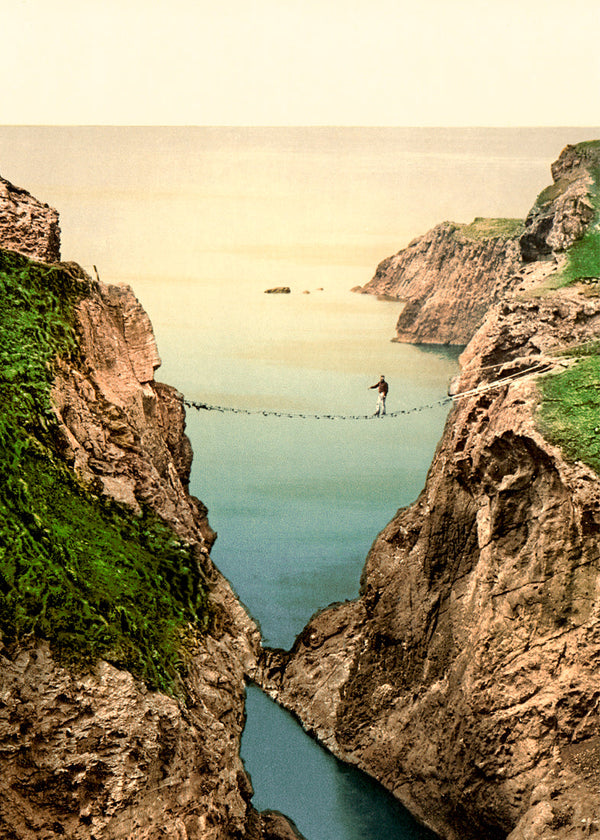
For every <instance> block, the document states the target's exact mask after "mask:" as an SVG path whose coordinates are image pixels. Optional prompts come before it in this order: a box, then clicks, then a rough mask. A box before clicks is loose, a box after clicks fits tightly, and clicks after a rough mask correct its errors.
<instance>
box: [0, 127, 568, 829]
mask: <svg viewBox="0 0 600 840" xmlns="http://www.w3.org/2000/svg"><path fill="white" fill-rule="evenodd" d="M569 132H570V133H569ZM581 139H582V138H581V132H580V130H577V129H573V130H567V129H528V130H504V129H487V130H479V129H453V130H445V129H359V128H357V129H335V128H330V129H325V128H324V129H302V128H299V129H235V128H229V129H218V128H214V129H210V128H197V129H183V128H182V129H177V128H131V129H126V128H66V127H65V128H27V127H3V128H1V129H0V160H1V161H2V171H1V174H2V175H3V176H4V177H6V178H8V179H9V180H11V181H12V182H13V183H15V184H18V185H22V186H24V187H26V188H27V189H28V190H31V192H32V193H33V194H35V195H36V196H37V197H39V198H40V199H42V200H44V201H47V202H48V203H49V204H51V205H53V206H55V207H56V208H58V209H59V210H60V214H61V228H62V234H63V248H62V253H63V258H64V259H65V260H75V261H77V262H79V263H81V264H82V265H83V266H84V268H86V270H88V272H89V273H90V274H92V275H93V274H94V267H96V268H97V269H98V271H99V274H100V276H101V278H102V279H103V280H105V281H107V282H122V281H124V282H128V283H129V284H131V285H132V286H133V288H134V291H135V293H136V294H137V296H138V297H139V299H140V301H141V302H142V304H143V305H144V307H145V308H146V310H147V311H148V313H149V315H150V318H151V320H152V323H153V325H154V328H155V332H156V336H157V341H158V347H159V350H160V353H161V356H162V360H163V366H162V368H161V369H160V370H159V371H158V373H157V378H158V379H160V380H162V381H165V382H168V383H170V384H172V385H175V386H176V387H177V388H179V390H180V391H182V393H183V394H184V395H185V396H186V397H187V398H188V399H189V400H192V401H197V402H202V403H209V404H216V405H222V406H228V407H236V408H242V409H253V410H265V411H267V412H271V411H280V412H283V413H287V412H298V413H306V414H318V415H329V414H334V415H357V414H358V415H363V414H365V415H366V414H369V413H372V412H374V411H375V402H376V395H375V391H374V390H370V386H371V385H373V384H374V383H375V382H377V380H378V379H379V376H380V375H381V374H384V375H385V377H386V379H387V381H388V382H389V384H390V393H389V396H388V410H389V411H390V412H393V411H399V410H402V409H404V410H412V409H419V410H415V411H413V412H412V413H410V414H407V415H400V416H398V417H389V416H388V417H385V418H379V419H372V420H364V421H342V420H309V419H307V420H301V419H294V420H292V419H287V418H284V417H273V416H263V415H262V414H260V413H259V414H253V415H244V414H239V415H238V414H223V413H220V412H206V411H201V412H198V411H195V410H194V409H189V410H188V434H189V436H190V438H191V441H192V445H193V449H194V453H195V456H194V465H193V473H192V487H191V489H192V492H193V493H194V494H195V495H196V496H198V497H199V498H200V499H201V500H202V501H203V502H204V503H205V504H206V505H207V506H208V508H209V520H210V523H211V525H212V527H213V528H215V529H216V530H217V531H218V534H219V536H218V540H217V543H216V545H215V548H214V550H213V559H214V561H215V562H216V564H217V565H218V566H219V568H220V569H221V571H222V572H223V573H224V574H225V575H226V576H227V577H228V578H229V580H230V581H231V583H232V585H233V587H234V589H235V590H236V592H237V593H238V595H239V597H240V599H241V600H242V601H243V602H244V603H245V605H246V606H247V608H248V610H249V611H250V613H251V614H252V615H253V617H254V618H255V619H256V620H257V621H258V622H259V623H260V625H261V628H262V633H263V636H264V641H265V644H267V645H270V646H275V647H277V646H279V647H284V648H287V647H289V646H290V645H291V644H292V642H293V640H294V638H295V636H296V635H297V634H298V633H299V632H300V631H301V630H302V628H303V626H304V625H305V624H306V622H307V621H308V619H309V618H310V616H311V615H312V614H313V613H314V612H315V611H316V610H319V609H322V608H323V607H325V606H326V605H328V604H329V603H331V602H335V601H340V600H345V599H349V598H353V597H354V596H356V594H357V593H358V588H359V580H360V574H361V569H362V566H363V564H364V562H365V558H366V555H367V553H368V551H369V547H370V545H371V543H372V542H373V540H374V538H375V536H376V534H377V533H378V531H380V530H381V529H382V528H383V527H384V526H385V525H386V524H387V522H388V521H389V520H390V518H391V517H392V515H393V514H394V513H395V511H396V510H397V508H398V507H401V506H404V505H406V504H409V503H410V502H412V501H413V500H414V499H415V498H416V497H417V496H418V494H419V492H420V490H421V488H422V487H423V484H424V481H425V476H426V473H427V470H428V467H429V465H430V463H431V459H432V457H433V454H434V451H435V447H436V444H437V442H438V440H439V438H440V436H441V432H442V428H443V425H444V422H445V418H446V414H447V408H448V407H447V406H440V405H437V406H434V407H429V406H431V404H433V403H436V402H438V401H439V400H440V399H441V398H442V397H444V396H445V395H446V392H447V385H448V382H449V379H450V377H451V376H452V375H453V373H454V372H455V371H456V369H457V356H458V351H457V350H448V349H444V348H440V347H424V348H423V347H421V348H419V347H414V346H407V345H401V344H395V343H392V342H391V339H392V337H393V335H394V325H395V321H396V319H397V316H398V311H399V305H398V304H395V303H390V302H385V303H384V302H378V301H376V300H374V299H372V298H369V297H366V296H361V295H356V294H352V293H351V292H350V291H349V290H350V289H351V288H352V287H353V286H355V285H359V284H360V285H362V284H364V283H366V282H367V281H368V280H369V279H370V278H371V276H372V275H373V273H374V271H375V268H376V265H377V263H378V262H379V261H380V260H382V259H383V258H385V257H387V256H389V255H391V254H393V253H394V252H395V251H397V250H398V249H400V248H401V247H404V246H406V245H407V244H408V242H409V241H410V240H411V239H412V238H414V237H415V236H417V235H419V234H421V233H424V232H425V231H426V230H427V229H428V228H430V227H432V226H433V225H434V224H436V223H437V222H440V221H442V220H444V219H452V220H453V221H456V222H470V221H472V219H473V218H474V217H475V216H483V215H488V216H506V217H523V216H524V215H525V214H526V212H527V211H528V209H529V205H530V201H531V196H532V195H535V194H536V193H537V192H538V191H539V189H541V188H542V187H543V186H545V185H546V183H547V182H548V167H549V161H551V160H553V159H555V158H556V156H557V154H558V152H559V151H560V149H561V148H562V146H564V145H565V143H567V142H570V141H572V140H574V141H579V140H581ZM274 286H289V287H290V288H291V293H290V294H289V295H265V294H264V291H265V290H266V289H267V288H271V287H274ZM247 710H248V723H247V728H246V732H245V734H244V739H243V745H242V749H243V758H244V761H245V763H246V765H247V768H248V770H249V772H250V774H251V776H252V778H253V782H254V787H255V804H256V806H257V807H258V808H260V809H263V808H274V809H278V810H281V811H283V812H285V813H286V814H288V815H289V816H290V817H291V818H292V819H294V820H295V821H296V823H297V825H298V827H299V829H300V830H301V831H302V832H303V834H305V836H306V837H307V838H308V840H380V838H381V840H384V838H385V840H389V838H402V840H409V839H412V838H424V837H426V836H428V835H427V834H426V833H425V832H424V831H423V830H422V829H421V828H420V827H419V826H417V825H416V824H415V823H414V821H413V820H412V819H411V818H410V817H409V815H407V814H406V812H405V811H404V810H403V809H402V808H400V806H399V805H398V803H397V802H395V801H394V800H393V799H391V798H390V797H389V796H388V795H387V794H385V792H383V791H382V790H381V789H380V788H379V787H378V786H377V785H375V784H373V783H372V782H371V781H370V780H369V779H367V778H366V777H364V776H363V775H361V774H359V773H357V772H356V771H354V770H353V769H351V768H348V767H345V766H343V765H341V764H340V763H339V762H337V761H335V760H334V759H333V758H332V757H331V756H329V755H328V754H326V753H325V752H324V751H323V750H321V749H320V748H319V747H318V746H317V745H316V744H315V743H314V742H313V741H311V740H310V739H309V738H308V737H307V736H306V735H305V734H304V733H303V732H302V730H301V729H300V728H299V726H298V724H297V723H296V722H295V721H294V720H293V719H292V718H291V717H290V716H289V715H287V714H286V713H285V712H283V711H282V710H281V709H278V708H277V707H276V706H274V704H273V703H272V702H271V701H270V700H268V698H266V697H265V696H264V695H262V694H261V693H260V692H259V691H258V690H257V689H255V688H253V687H250V689H249V691H248V703H247Z"/></svg>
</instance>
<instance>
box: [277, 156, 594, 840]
mask: <svg viewBox="0 0 600 840" xmlns="http://www.w3.org/2000/svg"><path fill="white" fill-rule="evenodd" d="M599 147H600V144H594V145H593V147H592V150H591V151H593V152H594V155H595V157H593V158H592V159H593V160H594V161H595V164H594V166H595V183H598V180H599V179H598V176H599V175H600V168H599V167H598V163H599V160H598V158H599V154H598V153H599V151H600V149H599ZM584 151H585V152H588V151H589V150H588V149H587V148H586V149H585V150H584ZM568 158H570V159H572V160H576V159H581V153H580V152H578V150H572V149H567V150H566V152H565V153H564V155H563V157H562V160H563V161H565V160H566V159H568ZM588 185H589V182H588ZM589 189H590V188H589V187H588V194H587V196H588V197H587V198H585V199H584V200H583V201H582V200H581V198H580V199H578V201H577V202H575V204H574V205H573V204H572V205H571V206H572V207H574V208H575V209H574V213H575V217H576V218H575V219H572V218H570V216H569V214H568V213H566V212H565V213H564V214H563V215H562V216H561V214H560V213H559V212H558V210H557V208H556V206H555V210H556V212H554V213H553V212H552V211H551V208H550V207H547V206H544V202H543V201H542V202H541V203H539V207H538V210H539V213H541V214H542V215H545V217H546V218H549V217H550V216H552V218H553V219H554V222H553V224H552V225H548V224H546V223H544V224H542V225H540V226H537V227H538V230H539V229H540V228H544V234H543V236H546V237H547V236H548V235H549V232H550V231H551V230H552V228H554V229H555V232H556V229H557V228H562V229H563V230H566V229H567V228H574V227H575V226H576V225H577V224H578V222H577V217H579V213H580V209H581V208H582V206H583V207H585V206H587V204H588V203H589V202H590V198H589ZM559 193H560V195H559ZM564 195H566V190H562V189H560V190H556V191H554V198H555V199H557V200H558V201H559V202H560V201H561V200H562V196H564ZM586 212H587V211H586ZM539 213H538V214H536V213H533V214H532V215H531V217H530V223H529V224H528V228H529V233H530V234H531V233H532V229H535V227H536V225H537V223H536V221H535V219H536V218H539V217H540V216H539ZM589 215H590V214H589V213H588V217H589ZM593 218H594V219H598V209H597V207H596V209H595V210H594V216H593ZM594 224H595V222H594ZM589 230H591V228H590V229H588V231H585V229H584V231H580V234H581V233H583V234H584V236H587V234H588V232H589ZM590 235H592V236H595V235H596V234H595V233H594V231H593V230H592V231H591V234H590ZM581 241H582V240H581V239H580V240H577V242H581ZM552 250H554V246H553V247H552ZM599 254H600V252H599V251H598V249H597V247H596V248H595V255H596V261H597V262H596V277H599V276H600V265H599V264H598V263H599V262H600V257H599ZM570 259H571V253H570V251H567V252H566V253H565V254H564V255H562V256H559V257H558V258H557V261H555V260H554V259H551V260H542V261H530V262H528V263H527V264H524V265H523V266H522V267H521V269H520V270H519V272H518V274H517V275H516V276H515V280H514V281H511V283H510V286H511V288H512V289H513V291H512V292H510V291H509V293H508V294H507V296H506V297H505V298H504V300H502V301H500V302H499V303H498V304H496V305H495V306H493V307H492V308H491V309H490V310H489V311H488V313H487V315H486V317H485V320H484V323H483V325H482V326H481V328H480V329H479V330H478V331H477V333H476V334H475V336H474V337H473V339H472V340H471V342H470V343H469V345H468V346H467V348H466V350H465V351H464V353H463V355H462V357H461V366H462V371H461V376H460V381H459V382H457V383H456V386H455V388H456V392H457V393H458V394H466V396H464V397H462V398H461V397H458V398H456V400H455V406H454V408H453V409H452V411H451V413H450V416H449V418H448V421H447V425H446V429H445V432H444V435H443V438H442V440H441V442H440V444H439V447H438V450H437V452H436V455H435V458H434V461H433V464H432V467H431V469H430V472H429V475H428V478H427V482H426V486H425V488H424V490H423V492H422V494H421V495H420V497H419V498H418V499H417V500H416V501H415V503H414V504H412V505H411V506H410V507H408V508H406V509H402V510H400V511H398V513H397V515H396V516H395V517H394V519H393V520H392V521H391V522H390V523H389V525H388V526H387V527H386V528H385V529H384V530H383V531H382V532H381V534H380V535H379V536H378V537H377V539H376V540H375V542H374V544H373V547H372V549H371V551H370V553H369V556H368V558H367V561H366V564H365V567H364V571H363V575H362V580H361V591H360V597H359V598H358V599H357V600H355V601H352V602H348V603H345V604H342V605H334V606H332V607H330V608H328V609H325V610H324V611H322V612H321V613H319V614H317V615H316V616H315V617H314V618H313V619H312V620H311V622H310V623H309V624H308V626H307V627H306V628H305V630H304V631H303V632H302V634H301V635H300V636H299V637H298V639H297V640H296V642H295V644H294V646H293V648H292V650H291V651H290V652H283V651H267V652H266V653H265V656H264V659H263V663H262V669H261V674H260V681H261V684H262V685H263V687H264V688H265V689H266V690H267V691H268V692H269V693H270V694H271V695H272V696H273V697H274V698H276V699H277V700H278V702H280V703H281V704H282V705H284V706H285V707H286V708H288V709H290V710H291V711H292V712H293V713H294V714H296V715H297V716H298V717H299V718H300V720H301V721H302V722H303V725H304V726H305V728H306V729H307V730H308V731H309V732H311V733H312V734H314V735H315V737H317V738H318V739H319V740H320V741H321V742H323V743H324V744H326V745H327V746H328V747H329V748H330V749H331V750H332V751H333V752H334V753H335V754H336V755H337V756H339V757H341V758H342V759H344V760H346V761H350V762H352V763H355V764H357V765H358V766H360V767H362V768H363V769H365V770H366V771H367V772H369V773H370V774H372V775H373V776H375V777H376V778H377V779H379V780H380V781H381V782H382V783H383V784H384V785H385V786H386V787H387V788H388V789H389V790H391V791H392V792H393V793H394V794H395V795H396V796H397V797H398V798H399V799H400V800H401V801H403V803H404V804H405V805H407V807H408V808H409V809H410V810H412V811H413V813H415V814H416V815H417V816H419V817H420V819H422V820H423V821H424V822H426V823H427V824H429V825H430V826H431V827H433V828H434V829H436V830H437V831H438V832H439V833H440V835H441V836H442V837H444V838H446V840H471V838H472V840H476V838H477V840H480V838H482V837H484V838H486V840H496V838H497V840H504V838H507V837H509V838H510V840H532V838H534V837H536V838H543V839H544V840H558V839H559V838H561V840H562V839H563V838H576V837H583V836H586V837H587V836H596V835H598V834H600V799H599V798H598V786H599V783H600V737H599V731H600V690H599V686H598V669H599V668H600V589H599V585H600V575H599V572H600V552H599V551H598V534H599V533H600V478H599V476H598V472H597V469H598V465H599V464H600V461H598V458H597V453H598V447H597V442H596V440H597V438H596V436H597V433H598V426H597V422H598V416H599V413H598V412H599V410H600V404H599V401H598V398H597V376H598V359H597V348H598V339H599V337H600V297H599V296H598V290H597V281H596V283H593V284H592V285H590V284H589V282H588V283H587V284H583V283H575V284H572V285H568V286H564V285H562V284H563V283H564V278H565V277H566V276H568V273H569V265H570V262H569V260H570ZM556 286H559V288H553V287H556ZM574 348H579V350H577V349H574ZM581 348H587V349H581ZM577 352H581V353H588V360H587V361H586V364H588V363H589V364H591V365H592V367H591V370H592V375H591V376H590V378H589V381H588V380H584V379H583V376H582V374H580V373H579V371H583V370H584V367H583V366H582V365H581V364H580V363H579V362H576V361H575V359H576V358H577V357H576V356H575V357H573V355H571V354H572V353H577ZM559 363H560V364H559ZM560 365H564V367H560ZM534 366H535V367H534ZM586 369H587V368H586ZM542 370H546V371H551V373H547V374H546V375H545V377H543V376H541V375H540V371H542ZM559 370H562V371H563V373H561V374H560V377H565V376H568V377H571V378H572V379H573V383H574V384H573V386H572V401H571V403H570V404H569V409H568V411H563V412H562V414H560V415H559V421H558V426H555V427H554V429H555V432H551V430H548V429H549V428H550V427H548V429H547V431H546V432H545V433H542V431H541V429H542V428H545V427H544V425H543V423H542V422H541V419H540V417H541V415H540V411H541V410H542V409H543V408H544V407H545V406H546V405H547V404H549V405H550V407H551V408H553V409H554V408H556V407H557V406H556V404H557V402H558V403H561V401H560V400H557V398H556V397H555V396H553V397H548V393H549V392H547V391H546V390H545V389H546V388H547V387H548V383H550V384H552V383H555V382H556V381H557V377H558V376H559V374H557V371H559ZM578 377H579V378H578ZM498 380H504V381H503V382H501V383H500V384H494V383H497V382H498ZM560 381H562V379H561V380H560ZM552 393H554V392H552ZM558 407H559V408H561V407H562V408H564V406H562V403H561V404H560V405H559V406H558ZM579 415H581V416H582V417H583V416H585V423H583V421H582V425H581V426H579V425H577V424H578V423H579ZM557 429H558V431H557ZM554 433H556V435H557V437H556V439H565V440H567V441H568V442H569V443H570V445H571V455H570V457H568V458H567V457H566V455H565V452H564V450H563V449H561V448H560V447H559V446H557V445H556V443H555V442H552V441H553V440H555V438H554V436H553V435H554Z"/></svg>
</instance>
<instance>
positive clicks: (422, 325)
mask: <svg viewBox="0 0 600 840" xmlns="http://www.w3.org/2000/svg"><path fill="white" fill-rule="evenodd" d="M595 165H597V149H596V148H595V147H594V145H593V144H585V143H582V144H579V145H578V146H567V147H566V148H565V149H564V151H563V152H562V154H561V155H560V157H559V159H558V160H557V161H556V162H555V163H554V164H552V166H551V173H552V178H553V183H552V184H551V185H550V186H549V187H548V188H547V189H545V190H544V191H543V192H542V193H540V195H539V196H538V198H537V200H536V202H535V204H534V206H533V207H532V209H531V211H530V213H529V214H528V216H527V218H526V219H525V221H524V222H521V221H519V220H513V219H481V218H477V219H475V220H474V221H473V222H472V223H471V224H470V225H464V224H463V225H457V224H454V223H452V222H444V223H443V224H440V225H438V226H437V227H435V228H434V229H433V230H431V231H429V232H428V233H426V234H425V235H424V236H420V237H418V238H417V239H415V240H414V241H413V242H411V243H410V244H409V245H408V247H407V248H404V249H403V250H401V251H399V252H398V253H397V254H395V255H394V256H392V257H388V258H387V259H385V260H383V262H381V263H380V264H379V266H378V267H377V270H376V272H375V275H374V277H373V278H372V279H371V280H370V281H369V282H368V283H366V284H365V285H364V286H359V287H357V288H356V289H354V291H358V292H362V293H364V294H373V295H379V296H382V297H384V298H386V299H394V300H398V301H401V302H402V303H403V304H404V306H403V309H402V311H401V313H400V316H399V318H398V323H397V325H396V340H398V341H406V342H412V343H422V344H458V345H461V344H466V343H467V342H468V341H469V340H470V339H471V337H472V336H473V334H474V333H475V331H476V329H477V328H478V327H479V326H480V325H481V323H482V321H483V318H484V316H485V314H486V312H487V310H488V309H489V307H490V306H491V305H492V304H494V303H496V302H497V301H498V300H500V299H501V298H502V297H503V296H504V295H505V294H506V292H507V291H508V290H510V289H511V288H512V287H514V286H515V285H516V284H518V282H519V278H518V276H517V275H518V273H519V271H520V269H521V268H522V267H523V264H524V263H527V262H530V261H535V260H539V259H543V258H550V257H552V256H555V255H557V254H561V253H563V252H564V251H566V250H567V249H568V248H570V247H571V246H572V245H573V243H574V242H576V241H577V240H578V239H580V238H581V237H582V235H583V233H584V231H585V230H586V229H587V227H588V225H589V223H590V221H591V220H592V218H593V216H594V205H593V201H592V200H591V199H590V194H589V192H590V186H591V184H592V182H593V177H592V175H591V171H590V170H591V168H593V167H594V166H595Z"/></svg>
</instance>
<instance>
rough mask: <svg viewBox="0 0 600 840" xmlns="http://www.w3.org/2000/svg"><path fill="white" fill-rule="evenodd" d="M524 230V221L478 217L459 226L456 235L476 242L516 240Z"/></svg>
mask: <svg viewBox="0 0 600 840" xmlns="http://www.w3.org/2000/svg"><path fill="white" fill-rule="evenodd" d="M523 230H524V222H523V219H485V218H483V217H481V216H477V217H476V218H475V219H473V221H472V222H471V223H470V224H468V225H467V224H463V225H459V224H457V225H456V230H455V232H454V233H455V235H456V234H458V235H460V236H464V237H465V238H466V239H474V240H484V239H515V238H516V237H518V236H520V235H521V233H522V232H523Z"/></svg>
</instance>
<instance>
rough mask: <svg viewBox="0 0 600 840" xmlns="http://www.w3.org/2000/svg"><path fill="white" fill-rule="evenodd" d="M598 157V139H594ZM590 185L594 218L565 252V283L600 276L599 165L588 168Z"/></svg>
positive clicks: (599, 151) (599, 149) (599, 145)
mask: <svg viewBox="0 0 600 840" xmlns="http://www.w3.org/2000/svg"><path fill="white" fill-rule="evenodd" d="M596 144H597V146H598V154H599V157H600V141H596ZM590 174H591V176H592V179H593V180H592V185H591V187H590V190H589V192H588V198H589V199H590V201H591V203H592V205H593V207H594V218H593V219H592V221H591V222H590V224H589V225H588V227H587V229H586V231H585V233H584V234H583V236H582V238H581V239H578V240H577V242H575V243H574V244H573V245H572V246H571V247H570V248H569V251H568V252H567V264H566V266H565V268H564V271H563V276H564V278H565V280H566V281H567V283H574V282H576V281H577V280H581V279H588V278H596V279H599V278H600V165H598V166H594V167H592V168H591V169H590Z"/></svg>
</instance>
